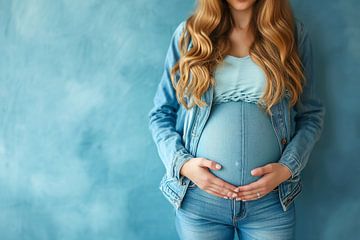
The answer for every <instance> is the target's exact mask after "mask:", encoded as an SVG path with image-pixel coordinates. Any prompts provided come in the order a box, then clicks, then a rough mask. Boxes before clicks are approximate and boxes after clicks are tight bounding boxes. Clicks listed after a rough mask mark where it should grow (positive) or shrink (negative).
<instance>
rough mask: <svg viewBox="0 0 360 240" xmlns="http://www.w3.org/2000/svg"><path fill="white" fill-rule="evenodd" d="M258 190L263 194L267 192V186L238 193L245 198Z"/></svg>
mask: <svg viewBox="0 0 360 240" xmlns="http://www.w3.org/2000/svg"><path fill="white" fill-rule="evenodd" d="M257 192H258V193H260V194H261V193H262V192H266V189H265V188H257V189H254V190H251V191H245V192H240V193H238V197H239V198H241V199H243V198H246V197H249V196H253V195H256V193H257Z"/></svg>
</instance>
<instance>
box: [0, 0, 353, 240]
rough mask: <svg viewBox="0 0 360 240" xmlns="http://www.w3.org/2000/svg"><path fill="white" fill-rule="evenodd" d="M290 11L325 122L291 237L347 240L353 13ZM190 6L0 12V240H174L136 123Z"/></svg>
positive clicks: (49, 5)
mask: <svg viewBox="0 0 360 240" xmlns="http://www.w3.org/2000/svg"><path fill="white" fill-rule="evenodd" d="M292 2H293V5H294V10H295V14H296V15H297V16H298V17H299V18H301V19H303V21H304V22H305V23H306V25H307V26H308V28H309V30H310V33H311V35H312V37H313V45H314V55H315V60H316V61H315V64H316V70H317V72H316V75H317V78H318V81H319V89H320V90H319V92H320V93H321V95H322V97H323V99H324V101H325V104H326V105H327V109H328V112H327V119H326V126H325V131H324V134H323V138H322V140H321V141H320V142H319V144H318V146H317V149H316V151H314V153H313V155H312V158H311V160H310V162H309V164H308V167H307V168H306V169H305V170H304V172H303V176H304V190H303V193H302V195H301V197H299V198H298V200H297V202H296V203H297V220H298V222H297V224H298V226H297V229H298V237H299V239H326V240H331V239H340V237H344V238H346V239H355V238H354V236H358V235H359V234H360V230H359V229H360V228H358V227H357V225H356V223H357V222H358V216H359V215H360V206H359V195H360V193H359V191H358V187H357V186H356V182H358V181H359V180H360V179H359V176H356V174H355V173H358V171H357V170H359V168H360V162H359V161H358V160H359V159H358V154H357V153H358V152H359V151H358V149H359V147H360V145H359V136H360V126H359V124H358V123H359V117H360V110H359V108H358V107H357V106H358V104H357V103H358V102H359V98H356V97H355V96H358V92H359V83H358V79H357V78H358V76H359V71H360V70H359V58H360V51H359V50H360V49H359V48H360V47H359V44H358V42H359V40H360V35H359V34H360V32H359V29H360V28H359V24H358V23H355V22H356V21H357V20H358V16H357V14H358V9H359V3H358V1H356V0H351V1H350V0H349V1H324V0H321V1H316V2H314V1H310V0H306V1H304V0H303V1H300V0H297V1H292ZM193 6H194V1H180V0H177V1H160V0H152V1H144V0H143V1H141V0H132V1H130V0H128V1H125V0H123V1H117V0H112V1H110V0H109V1H100V0H87V1H83V0H62V1H60V0H58V1H50V0H12V1H10V0H0V56H1V57H0V84H1V85H0V239H4V240H10V239H25V240H27V239H29V240H30V239H31V240H33V239H36V240H42V239H52V240H56V239H69V240H72V239H88V240H90V239H177V236H176V232H175V227H174V223H173V211H172V208H171V206H170V205H169V203H168V202H167V201H166V200H165V199H164V198H163V196H162V194H161V193H160V191H159V190H158V184H159V181H160V178H161V177H162V175H163V172H164V168H163V166H162V163H161V161H160V159H159V158H158V155H157V152H156V149H155V145H154V143H153V142H152V140H151V136H150V133H149V131H148V129H147V121H148V119H147V112H148V110H149V109H150V107H151V106H152V97H153V95H154V93H155V89H156V86H157V84H158V81H159V79H160V76H161V73H162V70H163V69H162V67H163V61H164V57H165V53H166V50H167V47H168V44H169V40H170V36H171V34H172V32H173V31H174V29H175V27H176V26H177V24H178V23H179V22H180V21H181V20H183V19H184V18H186V17H187V16H188V15H189V14H190V12H191V10H192V9H193Z"/></svg>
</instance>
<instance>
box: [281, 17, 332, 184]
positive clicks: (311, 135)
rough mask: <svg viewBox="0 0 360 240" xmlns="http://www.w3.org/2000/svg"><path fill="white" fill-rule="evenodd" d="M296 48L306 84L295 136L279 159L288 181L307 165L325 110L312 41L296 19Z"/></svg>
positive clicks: (319, 132)
mask: <svg viewBox="0 0 360 240" xmlns="http://www.w3.org/2000/svg"><path fill="white" fill-rule="evenodd" d="M297 36H298V49H299V54H300V58H301V61H302V63H303V65H304V71H305V76H306V79H307V82H306V84H305V86H304V90H303V92H302V94H301V96H300V100H299V101H298V102H297V104H296V105H295V106H294V110H295V111H296V112H297V114H296V116H295V122H296V126H295V134H294V136H293V138H292V139H291V141H290V142H289V143H288V145H287V146H286V147H285V149H284V152H283V154H282V156H281V158H280V160H279V163H281V164H283V165H285V166H286V167H288V168H289V170H290V171H291V175H292V176H291V178H290V180H292V179H294V178H296V177H297V176H298V175H299V174H300V172H301V171H302V169H304V167H305V166H306V164H307V162H308V159H309V156H310V154H311V152H312V150H313V148H314V146H315V144H316V142H317V141H318V140H319V139H320V136H321V133H322V131H323V128H324V127H323V126H324V116H325V107H324V105H323V103H322V102H321V100H320V98H319V96H318V93H317V91H316V79H315V76H314V72H313V54H312V45H311V39H310V36H309V33H308V31H307V29H306V28H305V27H304V24H303V23H302V22H301V21H300V20H297Z"/></svg>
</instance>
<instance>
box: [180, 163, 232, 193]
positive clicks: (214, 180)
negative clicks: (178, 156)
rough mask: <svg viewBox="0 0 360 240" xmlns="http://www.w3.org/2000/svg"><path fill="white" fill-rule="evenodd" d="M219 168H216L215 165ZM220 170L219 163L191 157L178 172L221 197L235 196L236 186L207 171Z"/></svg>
mask: <svg viewBox="0 0 360 240" xmlns="http://www.w3.org/2000/svg"><path fill="white" fill-rule="evenodd" d="M217 166H218V167H219V168H216V167H217ZM209 168H210V169H212V170H220V169H221V165H220V164H218V163H216V162H215V161H211V160H208V159H206V158H202V157H199V158H191V159H190V160H188V161H187V162H185V163H184V165H183V166H182V167H181V169H180V174H181V175H183V176H186V177H187V178H189V179H190V180H191V181H193V182H194V183H195V184H196V185H197V186H198V187H199V188H201V189H203V190H204V191H206V192H208V193H210V194H213V195H215V196H218V197H221V198H235V197H236V196H237V192H236V191H235V190H236V186H234V185H232V184H230V183H228V182H225V181H224V180H222V179H221V178H218V177H216V176H215V175H214V174H212V173H211V172H210V171H209Z"/></svg>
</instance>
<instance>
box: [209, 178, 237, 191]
mask: <svg viewBox="0 0 360 240" xmlns="http://www.w3.org/2000/svg"><path fill="white" fill-rule="evenodd" d="M210 183H212V184H214V185H216V186H218V187H220V188H221V189H224V190H225V191H226V192H231V193H238V192H239V191H238V188H237V186H234V185H232V184H230V183H228V182H226V181H224V180H222V179H221V178H218V177H216V176H215V175H213V174H211V177H210Z"/></svg>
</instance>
